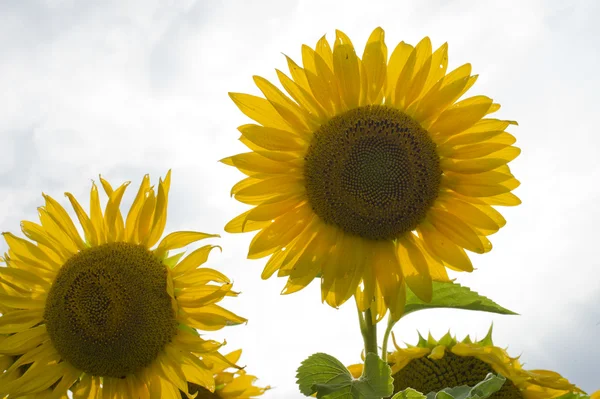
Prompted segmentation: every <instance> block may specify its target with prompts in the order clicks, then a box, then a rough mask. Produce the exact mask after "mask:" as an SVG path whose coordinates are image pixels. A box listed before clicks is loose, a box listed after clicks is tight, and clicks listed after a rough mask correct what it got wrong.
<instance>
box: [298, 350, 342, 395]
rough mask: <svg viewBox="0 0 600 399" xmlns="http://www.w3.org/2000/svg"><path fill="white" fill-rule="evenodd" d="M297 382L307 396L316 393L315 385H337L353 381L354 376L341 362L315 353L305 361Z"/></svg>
mask: <svg viewBox="0 0 600 399" xmlns="http://www.w3.org/2000/svg"><path fill="white" fill-rule="evenodd" d="M296 378H297V379H298V380H297V381H296V382H297V384H298V387H299V388H300V392H302V393H303V394H304V395H306V396H310V395H312V394H313V393H315V392H316V390H315V389H314V388H313V387H314V386H315V384H329V385H336V384H339V383H343V382H346V381H347V380H348V379H350V380H351V379H352V375H351V374H350V372H349V371H348V369H347V368H346V366H344V365H343V364H342V363H341V362H340V361H339V360H337V359H336V358H335V357H333V356H330V355H328V354H325V353H315V354H314V355H311V356H309V357H308V359H306V360H304V361H303V362H302V363H301V365H300V367H298V372H297V374H296Z"/></svg>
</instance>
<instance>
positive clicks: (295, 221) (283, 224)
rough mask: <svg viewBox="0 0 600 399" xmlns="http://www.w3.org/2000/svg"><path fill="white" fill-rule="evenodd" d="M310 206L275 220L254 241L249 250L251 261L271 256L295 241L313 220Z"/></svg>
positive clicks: (298, 208) (305, 205)
mask: <svg viewBox="0 0 600 399" xmlns="http://www.w3.org/2000/svg"><path fill="white" fill-rule="evenodd" d="M313 216H314V214H313V212H312V209H311V208H310V205H309V204H308V203H304V204H302V205H300V206H299V207H297V208H295V209H294V210H292V211H290V212H288V213H286V214H285V215H283V216H281V217H279V218H277V219H275V221H274V222H273V223H271V225H269V226H268V227H265V228H264V229H263V230H262V231H261V232H260V233H258V234H257V235H256V236H254V238H253V239H252V242H251V243H250V248H249V250H248V258H249V259H259V258H262V257H264V256H267V255H270V254H272V253H273V252H275V250H277V249H278V248H281V247H284V246H286V245H287V244H288V243H289V242H290V241H291V240H293V239H294V238H295V237H296V236H297V235H298V234H300V232H301V231H302V230H304V228H305V226H306V225H307V224H308V223H309V222H310V220H311V219H312V218H313Z"/></svg>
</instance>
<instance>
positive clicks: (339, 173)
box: [304, 105, 442, 240]
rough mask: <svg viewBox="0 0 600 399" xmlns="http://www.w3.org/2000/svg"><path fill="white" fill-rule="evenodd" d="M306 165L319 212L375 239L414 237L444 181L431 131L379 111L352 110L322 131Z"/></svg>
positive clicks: (327, 219)
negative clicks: (412, 234)
mask: <svg viewBox="0 0 600 399" xmlns="http://www.w3.org/2000/svg"><path fill="white" fill-rule="evenodd" d="M305 159H306V164H305V169H304V177H305V181H306V183H305V184H306V192H307V196H308V199H309V201H310V204H311V205H312V207H313V210H314V212H315V213H316V214H317V215H319V217H321V219H323V221H324V222H325V223H329V224H332V225H335V226H337V227H338V228H340V229H342V230H343V231H345V232H347V233H350V234H354V235H358V236H360V237H363V238H367V239H372V240H385V239H393V238H395V237H397V236H399V235H401V234H403V233H406V232H408V231H411V230H414V229H415V227H417V225H418V224H419V223H420V222H421V221H422V220H423V218H424V217H425V214H426V213H427V210H428V209H429V208H430V207H431V205H432V204H433V202H434V201H435V199H436V198H437V194H438V190H439V186H440V180H441V175H442V170H441V168H440V164H439V157H438V155H437V153H436V145H435V143H434V142H433V141H432V140H431V138H430V137H429V134H428V133H427V131H426V130H425V129H423V128H422V127H421V126H420V125H419V123H418V122H416V121H414V120H413V119H411V118H410V117H409V116H408V115H406V114H404V113H403V112H401V111H399V110H397V109H395V108H390V107H386V106H382V105H368V106H364V107H360V108H355V109H352V110H350V111H347V112H346V113H344V114H341V115H338V116H336V117H334V118H332V119H331V120H330V121H328V122H327V123H325V124H324V125H322V126H321V127H320V128H319V130H317V131H316V132H315V133H314V136H313V139H312V141H311V143H310V146H309V148H308V151H307V154H306V158H305Z"/></svg>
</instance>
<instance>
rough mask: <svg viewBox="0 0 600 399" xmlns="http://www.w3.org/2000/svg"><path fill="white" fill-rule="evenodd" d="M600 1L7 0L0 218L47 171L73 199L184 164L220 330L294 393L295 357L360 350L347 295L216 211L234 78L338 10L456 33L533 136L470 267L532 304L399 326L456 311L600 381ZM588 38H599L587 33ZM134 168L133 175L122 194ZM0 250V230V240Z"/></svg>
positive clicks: (225, 191)
mask: <svg viewBox="0 0 600 399" xmlns="http://www.w3.org/2000/svg"><path fill="white" fill-rule="evenodd" d="M599 18H600V2H596V1H595V0H589V1H584V0H582V1H570V2H563V1H558V0H556V1H524V0H520V1H519V0H517V1H501V2H500V1H442V0H438V1H418V2H417V1H387V2H383V1H370V2H365V1H348V0H346V1H343V2H334V1H326V0H325V1H324V0H315V1H312V0H295V1H278V0H274V1H260V2H258V1H255V2H250V1H243V0H240V1H232V0H230V1H202V0H198V1H190V0H183V1H167V0H165V1H158V0H139V1H123V0H112V1H103V2H86V1H75V0H72V1H68V0H47V1H33V0H32V1H12V2H8V1H4V2H1V3H0V54H2V57H1V58H0V87H1V88H2V96H0V109H2V117H1V118H0V143H1V147H2V157H0V230H2V231H12V232H17V231H18V230H19V221H20V220H23V219H26V220H36V217H37V212H36V208H37V207H38V206H41V205H42V198H41V192H42V191H44V192H46V193H48V194H50V195H52V196H54V197H55V198H57V199H58V200H60V201H61V202H62V203H63V204H65V205H66V203H67V201H66V198H64V197H63V192H65V191H70V192H72V193H73V194H75V195H76V196H77V197H78V198H80V201H82V202H83V203H87V201H88V195H89V188H90V184H91V179H95V180H97V179H98V175H99V174H102V176H103V177H106V178H107V179H108V180H109V181H111V182H112V183H113V184H120V183H121V182H123V181H125V180H131V181H132V182H133V184H132V187H134V186H137V185H138V184H139V182H140V181H141V178H142V176H143V175H144V174H145V173H150V174H151V177H152V179H153V181H154V182H157V181H158V177H159V176H164V174H165V173H166V172H167V170H168V169H170V168H171V169H172V170H173V183H172V191H171V197H170V213H169V221H168V223H167V230H168V231H174V230H188V229H191V230H200V231H206V232H213V233H221V234H222V236H223V238H222V239H220V240H217V241H218V242H215V243H218V244H220V245H222V246H223V253H222V254H219V253H218V252H217V253H215V254H213V255H212V256H211V258H210V260H209V265H210V266H211V267H213V268H216V269H218V270H220V271H222V272H224V273H226V274H227V275H228V276H230V277H231V278H233V280H234V281H235V283H234V288H236V289H237V290H239V291H241V292H242V294H241V295H240V296H239V297H238V298H231V299H230V300H228V301H227V303H226V305H227V307H228V308H229V309H231V310H234V311H235V312H237V313H239V314H241V315H243V316H245V317H247V318H248V319H249V323H248V324H247V325H245V326H236V327H229V328H226V329H224V330H222V331H220V332H218V333H216V334H211V335H210V336H212V337H215V338H221V339H222V338H226V339H227V342H228V344H227V347H228V348H229V349H230V350H234V349H237V348H239V347H242V348H243V350H244V354H243V356H242V359H241V362H242V363H243V364H245V365H247V370H248V372H249V373H251V374H255V375H257V376H259V377H260V380H259V383H260V384H263V385H267V384H270V385H272V386H274V387H276V389H273V390H272V391H270V392H269V393H268V394H266V395H265V396H264V397H265V399H269V398H296V397H298V398H301V397H303V396H302V395H301V394H300V393H299V392H298V391H297V388H296V386H295V370H296V368H297V366H298V365H299V363H300V362H301V361H302V360H303V359H304V358H306V357H307V356H308V355H310V354H312V353H314V352H318V351H321V352H327V353H329V354H331V355H334V356H336V357H338V358H339V359H340V360H342V361H343V362H344V363H346V364H350V363H354V362H357V361H359V359H360V351H361V348H362V340H361V337H360V333H359V330H358V325H357V324H358V323H357V319H356V312H355V308H354V305H353V304H352V303H351V302H349V303H348V304H347V305H345V306H342V308H341V309H339V310H335V309H332V308H330V307H328V306H326V305H322V304H321V303H320V294H319V287H318V283H316V282H315V283H313V284H312V285H311V286H309V287H308V288H307V289H305V290H303V291H301V292H299V293H296V294H293V295H291V296H280V295H279V292H280V291H281V289H282V288H283V286H284V284H285V280H283V279H277V278H272V279H271V280H268V281H262V280H261V279H260V273H261V271H262V267H263V265H264V263H265V260H264V259H263V260H259V261H249V260H246V259H245V256H246V251H247V246H248V243H249V241H250V239H251V237H252V234H245V235H236V236H232V235H229V234H227V233H224V232H223V226H224V224H225V223H226V222H227V221H229V220H230V219H231V218H233V217H234V216H236V215H237V214H239V213H241V212H242V211H243V210H244V209H245V207H244V206H243V205H241V204H239V203H237V202H236V201H235V200H233V199H231V198H230V197H229V190H230V188H231V186H232V185H233V184H234V183H236V182H237V181H238V180H239V179H240V178H241V176H242V175H241V174H240V173H239V172H237V171H235V170H234V169H232V168H229V167H227V166H225V165H222V164H220V163H218V162H217V161H218V160H219V159H221V158H223V157H225V156H228V155H232V154H235V153H238V152H243V151H244V148H245V147H243V146H242V145H241V144H240V143H239V142H238V141H237V139H238V137H239V133H238V132H237V130H236V128H237V126H238V125H241V124H243V123H247V122H248V120H247V118H246V117H244V115H242V114H241V113H240V112H239V111H238V110H237V108H236V107H235V106H234V104H233V103H232V102H231V101H230V100H229V98H228V96H227V92H228V91H235V92H247V93H252V94H259V91H258V89H257V88H255V87H254V86H253V82H252V75H260V76H263V77H266V78H267V79H270V80H272V81H275V80H276V75H275V68H279V69H282V70H283V69H285V68H286V64H285V58H284V57H283V55H282V53H285V54H287V55H289V56H291V57H292V58H294V59H296V60H300V46H301V45H302V44H303V43H306V44H310V45H311V46H313V45H314V44H315V43H316V41H317V40H318V39H319V38H320V37H321V36H322V35H323V34H327V37H328V38H329V39H333V38H334V37H335V29H336V28H337V29H341V30H343V31H344V32H345V33H346V34H348V35H349V36H350V37H351V39H352V40H353V42H354V44H355V46H356V47H357V49H358V51H357V52H358V53H359V54H362V48H363V46H364V43H365V41H366V39H367V38H368V36H369V34H370V32H371V31H372V30H373V29H374V28H375V27H377V26H381V27H382V28H383V29H384V30H385V32H386V42H387V45H388V48H390V49H392V48H393V47H395V45H396V44H397V43H398V42H399V41H401V40H404V41H406V42H408V43H412V44H416V43H417V42H418V41H419V40H420V39H421V38H422V37H423V36H425V35H427V36H429V37H430V38H431V40H432V42H433V45H434V47H439V46H440V45H441V44H443V43H444V42H446V41H447V42H448V43H449V57H450V68H449V70H450V69H452V68H454V67H456V66H459V65H461V64H464V63H466V62H470V63H471V64H472V65H473V71H474V73H478V74H479V75H480V77H479V80H478V82H477V83H476V85H475V86H474V87H473V89H471V91H470V92H469V93H470V94H473V95H474V94H485V95H487V96H490V97H492V98H494V100H495V102H499V103H501V104H502V110H501V111H499V113H498V114H496V115H498V117H499V118H505V119H515V120H518V121H519V125H520V126H519V127H516V128H513V129H512V130H511V132H512V133H513V134H514V135H515V136H516V137H517V140H518V141H517V145H518V146H519V147H521V148H522V155H521V156H520V157H519V158H518V159H517V160H516V161H514V162H513V163H511V168H512V169H513V171H514V174H515V176H516V177H517V178H518V179H519V180H521V182H522V186H521V187H520V188H519V189H517V191H516V193H517V194H518V195H519V196H520V197H521V199H522V200H523V204H522V205H521V206H519V207H516V208H510V209H501V211H502V212H503V214H504V215H505V217H506V219H507V220H508V224H507V225H506V227H504V228H503V229H502V230H501V231H500V232H499V233H498V234H496V235H494V236H493V237H492V243H493V244H494V250H493V251H492V252H491V253H489V254H486V255H483V256H473V262H474V264H475V266H476V267H477V268H478V270H476V271H475V272H474V273H472V274H470V275H466V274H461V275H459V276H458V281H459V282H460V283H462V284H465V285H468V286H470V287H471V288H472V289H473V290H476V291H478V292H480V293H482V294H484V295H486V296H488V297H490V298H492V299H494V300H496V301H497V302H498V303H500V304H501V305H503V306H505V307H507V308H509V309H512V310H514V311H516V312H518V313H520V314H521V316H496V315H491V314H487V313H475V312H466V311H450V310H440V311H424V312H419V313H418V314H414V315H411V316H408V317H407V318H406V319H403V321H402V322H401V323H400V324H399V325H398V326H397V327H396V328H395V330H394V331H395V334H396V337H397V338H398V340H399V341H406V342H409V343H414V342H416V337H417V333H416V331H417V330H420V331H421V332H423V333H427V331H428V330H431V331H432V332H433V334H434V335H435V336H440V335H441V334H444V333H445V332H446V331H447V330H448V329H451V331H452V332H454V333H456V334H458V336H459V337H461V338H462V337H463V336H464V335H466V334H473V335H476V336H478V337H483V335H484V334H485V332H486V331H487V329H488V328H489V326H490V323H492V322H494V331H495V337H494V338H495V342H496V343H497V344H499V345H500V346H504V347H506V346H508V348H509V352H510V354H511V355H513V356H517V355H521V361H523V362H524V363H525V364H526V367H527V368H545V369H552V370H555V371H558V372H560V373H562V374H563V375H565V376H566V377H568V378H569V379H570V380H571V381H573V382H574V383H576V384H579V385H580V386H581V387H582V388H583V389H585V390H588V391H593V390H595V389H598V388H600V345H599V344H598V336H599V335H600V306H599V304H600V262H599V261H598V259H599V258H598V256H597V253H596V249H597V246H598V243H597V234H598V233H597V227H596V223H599V222H600V211H599V210H598V209H600V208H598V206H597V204H598V201H600V185H598V184H597V182H598V181H600V164H598V162H597V161H596V156H597V151H598V147H599V144H600V139H599V138H598V136H597V129H598V128H597V122H596V119H597V105H598V100H597V98H598V97H597V96H598V94H597V93H598V92H599V91H600V83H599V82H600V80H598V78H597V73H598V67H599V65H600V62H599V61H600V56H599V55H598V54H599V51H598V44H597V37H600V29H599V28H598V25H597V21H598V19H599ZM594 38H596V39H594ZM136 190H137V187H135V189H134V188H130V192H129V195H130V197H128V200H127V203H130V202H131V199H132V198H131V197H132V196H133V195H134V194H135V191H136ZM1 245H2V246H1V247H0V249H1V250H4V249H5V248H6V246H5V245H4V243H2V244H1Z"/></svg>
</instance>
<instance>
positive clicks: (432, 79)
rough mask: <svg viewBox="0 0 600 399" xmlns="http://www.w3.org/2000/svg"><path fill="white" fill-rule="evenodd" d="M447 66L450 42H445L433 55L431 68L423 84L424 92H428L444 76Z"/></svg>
mask: <svg viewBox="0 0 600 399" xmlns="http://www.w3.org/2000/svg"><path fill="white" fill-rule="evenodd" d="M447 68H448V43H444V44H442V45H441V46H440V48H438V49H437V50H435V52H434V53H433V54H432V55H431V70H430V71H429V75H428V76H427V81H426V82H425V85H424V86H423V94H427V92H429V90H430V89H431V88H432V87H433V85H434V84H435V83H437V82H438V81H439V80H440V79H442V78H443V77H444V75H445V74H446V69H447Z"/></svg>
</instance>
